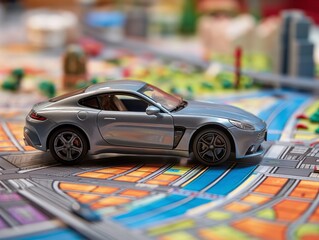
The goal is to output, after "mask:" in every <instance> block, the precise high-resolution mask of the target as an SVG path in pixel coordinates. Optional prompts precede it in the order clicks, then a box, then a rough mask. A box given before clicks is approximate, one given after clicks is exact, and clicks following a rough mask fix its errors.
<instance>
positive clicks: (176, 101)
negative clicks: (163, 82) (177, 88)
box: [139, 84, 183, 111]
mask: <svg viewBox="0 0 319 240" xmlns="http://www.w3.org/2000/svg"><path fill="white" fill-rule="evenodd" d="M139 92H140V93H142V94H144V95H145V96H147V97H149V98H151V99H152V100H154V101H155V102H157V103H160V104H161V105H162V106H163V107H164V108H166V109H167V110H168V111H173V110H175V109H177V108H178V106H180V104H181V103H182V102H183V99H182V98H180V97H176V96H173V95H171V94H168V93H166V92H164V91H163V90H161V89H159V88H157V87H154V86H152V85H149V84H147V85H145V86H144V87H143V88H141V89H140V90H139Z"/></svg>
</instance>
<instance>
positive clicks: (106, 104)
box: [98, 94, 148, 112]
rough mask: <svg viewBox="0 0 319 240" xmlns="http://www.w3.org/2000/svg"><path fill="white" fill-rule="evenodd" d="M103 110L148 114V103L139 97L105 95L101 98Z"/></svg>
mask: <svg viewBox="0 0 319 240" xmlns="http://www.w3.org/2000/svg"><path fill="white" fill-rule="evenodd" d="M98 98H99V102H100V105H101V108H102V109H103V110H105V111H130V112H146V108H147V107H148V103H147V102H146V101H144V100H142V99H140V98H138V97H135V96H132V95H125V94H103V95H100V96H99V97H98Z"/></svg>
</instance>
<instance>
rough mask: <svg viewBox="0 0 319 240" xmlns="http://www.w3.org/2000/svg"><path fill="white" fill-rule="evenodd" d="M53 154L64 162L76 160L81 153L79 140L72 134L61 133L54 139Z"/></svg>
mask: <svg viewBox="0 0 319 240" xmlns="http://www.w3.org/2000/svg"><path fill="white" fill-rule="evenodd" d="M54 151H55V153H56V154H57V155H58V156H59V157H60V158H61V159H62V160H65V161H73V160H75V159H77V158H78V157H79V156H80V155H81V154H82V152H83V143H82V140H81V138H80V137H79V136H78V135H77V134H76V133H74V132H70V131H69V132H62V133H60V134H58V135H57V136H56V137H55V139H54Z"/></svg>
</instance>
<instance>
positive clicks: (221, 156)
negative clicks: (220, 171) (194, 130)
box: [192, 129, 231, 166]
mask: <svg viewBox="0 0 319 240" xmlns="http://www.w3.org/2000/svg"><path fill="white" fill-rule="evenodd" d="M192 150H193V154H194V157H195V159H196V160H197V161H199V162H201V163H204V164H205V165H210V166H213V165H218V164H221V163H223V162H225V161H226V160H227V159H228V158H229V157H230V153H231V143H230V140H229V138H228V136H227V135H226V134H225V133H224V132H222V131H220V130H218V129H205V130H203V131H201V132H199V133H198V134H197V135H196V136H195V139H194V141H193V146H192Z"/></svg>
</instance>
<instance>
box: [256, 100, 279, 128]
mask: <svg viewBox="0 0 319 240" xmlns="http://www.w3.org/2000/svg"><path fill="white" fill-rule="evenodd" d="M283 103H284V100H283V99H278V100H277V101H276V102H275V103H274V104H272V105H271V106H269V107H268V108H267V109H265V110H264V111H262V112H260V113H259V114H258V117H259V118H261V119H262V120H264V121H265V122H267V119H268V118H269V116H270V115H271V114H272V113H273V112H274V111H275V109H276V108H278V107H279V106H280V105H282V104H283Z"/></svg>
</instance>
